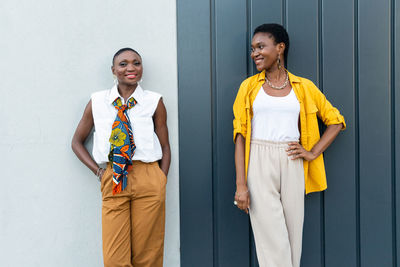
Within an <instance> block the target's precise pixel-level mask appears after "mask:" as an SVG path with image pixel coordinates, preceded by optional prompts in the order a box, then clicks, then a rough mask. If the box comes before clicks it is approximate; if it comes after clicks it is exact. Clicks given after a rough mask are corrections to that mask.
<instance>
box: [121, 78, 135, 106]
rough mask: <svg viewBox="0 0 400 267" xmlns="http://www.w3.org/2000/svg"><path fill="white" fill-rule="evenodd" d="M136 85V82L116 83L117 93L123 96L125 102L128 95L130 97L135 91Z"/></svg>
mask: <svg viewBox="0 0 400 267" xmlns="http://www.w3.org/2000/svg"><path fill="white" fill-rule="evenodd" d="M137 86H138V84H137V83H136V84H134V85H127V84H118V93H119V94H120V96H122V97H123V98H124V100H125V102H126V101H127V100H128V97H130V96H131V95H132V94H133V92H135V90H136V88H137Z"/></svg>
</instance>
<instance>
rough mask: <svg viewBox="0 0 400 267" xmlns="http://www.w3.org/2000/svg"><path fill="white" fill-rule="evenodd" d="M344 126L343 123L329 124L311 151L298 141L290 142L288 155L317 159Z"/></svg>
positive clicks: (309, 159) (308, 159) (294, 157)
mask: <svg viewBox="0 0 400 267" xmlns="http://www.w3.org/2000/svg"><path fill="white" fill-rule="evenodd" d="M342 127H343V124H342V123H340V124H332V125H329V126H328V127H327V128H326V130H325V132H324V134H323V135H322V137H321V139H320V140H319V141H318V143H316V144H315V145H314V147H313V148H312V149H311V150H310V151H307V150H305V149H304V148H303V146H302V145H300V144H299V143H297V142H292V143H289V148H288V149H287V151H288V155H289V156H293V157H292V159H298V158H304V159H305V160H307V161H312V160H314V159H316V158H317V157H318V156H319V155H321V153H322V152H324V151H325V150H326V149H327V148H328V147H329V145H330V144H332V142H333V140H335V138H336V136H337V135H338V134H339V132H340V130H341V129H342Z"/></svg>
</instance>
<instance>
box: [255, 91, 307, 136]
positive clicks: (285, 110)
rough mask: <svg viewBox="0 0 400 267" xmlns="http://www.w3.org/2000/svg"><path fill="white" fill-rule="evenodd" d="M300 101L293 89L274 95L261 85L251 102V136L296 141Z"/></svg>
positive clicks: (298, 133)
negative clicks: (281, 94) (266, 91)
mask: <svg viewBox="0 0 400 267" xmlns="http://www.w3.org/2000/svg"><path fill="white" fill-rule="evenodd" d="M299 114H300V103H299V101H298V100H297V97H296V94H295V93H294V92H293V89H292V90H290V93H289V94H288V95H287V96H283V97H276V96H270V95H268V94H266V93H265V91H264V89H263V88H262V87H261V89H260V90H259V92H258V94H257V96H256V99H255V100H254V102H253V119H252V120H251V128H252V129H251V138H252V139H260V140H267V141H275V142H287V141H298V140H299V138H300V132H299V127H298V121H299Z"/></svg>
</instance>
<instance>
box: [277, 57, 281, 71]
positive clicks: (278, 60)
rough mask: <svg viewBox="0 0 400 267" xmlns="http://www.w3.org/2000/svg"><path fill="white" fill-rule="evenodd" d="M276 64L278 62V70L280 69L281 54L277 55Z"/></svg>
mask: <svg viewBox="0 0 400 267" xmlns="http://www.w3.org/2000/svg"><path fill="white" fill-rule="evenodd" d="M276 62H277V64H278V70H280V69H281V68H282V65H281V54H279V55H278V59H277V60H276Z"/></svg>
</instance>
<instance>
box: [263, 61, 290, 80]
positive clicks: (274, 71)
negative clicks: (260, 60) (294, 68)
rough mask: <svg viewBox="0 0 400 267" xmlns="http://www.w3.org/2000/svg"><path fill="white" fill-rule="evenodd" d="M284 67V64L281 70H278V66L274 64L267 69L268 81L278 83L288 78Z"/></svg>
mask: <svg viewBox="0 0 400 267" xmlns="http://www.w3.org/2000/svg"><path fill="white" fill-rule="evenodd" d="M283 66H284V65H283V62H282V67H281V69H278V66H277V65H276V64H274V65H273V66H272V67H271V68H269V69H266V70H265V75H266V76H267V78H268V80H270V81H271V82H277V81H280V80H282V79H284V78H286V70H285V68H284V67H283Z"/></svg>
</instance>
